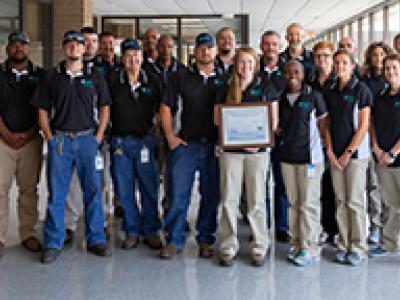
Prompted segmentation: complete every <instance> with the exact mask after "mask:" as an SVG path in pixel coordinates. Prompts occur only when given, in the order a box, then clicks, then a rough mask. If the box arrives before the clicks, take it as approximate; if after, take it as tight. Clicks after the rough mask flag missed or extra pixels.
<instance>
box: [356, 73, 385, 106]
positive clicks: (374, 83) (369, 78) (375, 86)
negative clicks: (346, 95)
mask: <svg viewBox="0 0 400 300" xmlns="http://www.w3.org/2000/svg"><path fill="white" fill-rule="evenodd" d="M361 80H362V81H363V82H364V83H365V84H366V85H367V86H368V87H369V89H370V90H371V92H372V96H373V100H374V101H375V98H376V97H377V96H378V95H379V94H380V93H381V92H382V91H383V90H384V89H385V87H386V81H385V78H384V77H383V76H382V75H375V74H372V75H365V76H364V77H362V78H361Z"/></svg>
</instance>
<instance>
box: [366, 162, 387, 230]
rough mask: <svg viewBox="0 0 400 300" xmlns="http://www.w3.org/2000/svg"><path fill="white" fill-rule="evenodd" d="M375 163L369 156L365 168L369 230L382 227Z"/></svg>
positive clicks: (379, 191)
mask: <svg viewBox="0 0 400 300" xmlns="http://www.w3.org/2000/svg"><path fill="white" fill-rule="evenodd" d="M376 165H377V164H376V163H375V161H374V159H373V158H370V160H369V162H368V169H367V199H368V213H369V217H370V223H371V224H370V228H371V230H374V229H379V228H381V227H382V218H383V203H382V196H381V187H380V185H379V181H378V177H377V174H376Z"/></svg>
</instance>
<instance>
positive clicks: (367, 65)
mask: <svg viewBox="0 0 400 300" xmlns="http://www.w3.org/2000/svg"><path fill="white" fill-rule="evenodd" d="M377 48H382V49H383V52H385V54H386V56H387V55H389V54H390V53H393V50H392V48H390V46H389V45H388V44H386V43H384V42H375V43H372V44H370V45H369V46H368V48H367V50H366V51H365V61H364V65H363V68H362V72H361V74H362V75H363V76H364V75H371V74H373V73H374V72H375V71H376V70H375V67H374V66H373V65H372V52H374V51H375V49H377Z"/></svg>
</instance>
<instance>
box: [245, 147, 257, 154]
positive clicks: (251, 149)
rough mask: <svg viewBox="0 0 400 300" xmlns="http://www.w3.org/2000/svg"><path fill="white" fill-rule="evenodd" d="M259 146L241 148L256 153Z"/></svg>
mask: <svg viewBox="0 0 400 300" xmlns="http://www.w3.org/2000/svg"><path fill="white" fill-rule="evenodd" d="M259 149H260V148H244V149H243V150H244V151H246V152H249V153H257V152H258V150H259Z"/></svg>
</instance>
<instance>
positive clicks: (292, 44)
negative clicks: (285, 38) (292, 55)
mask: <svg viewBox="0 0 400 300" xmlns="http://www.w3.org/2000/svg"><path fill="white" fill-rule="evenodd" d="M301 46H302V43H301V42H293V43H291V44H290V45H289V47H290V48H292V49H298V48H300V47H301Z"/></svg>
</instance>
